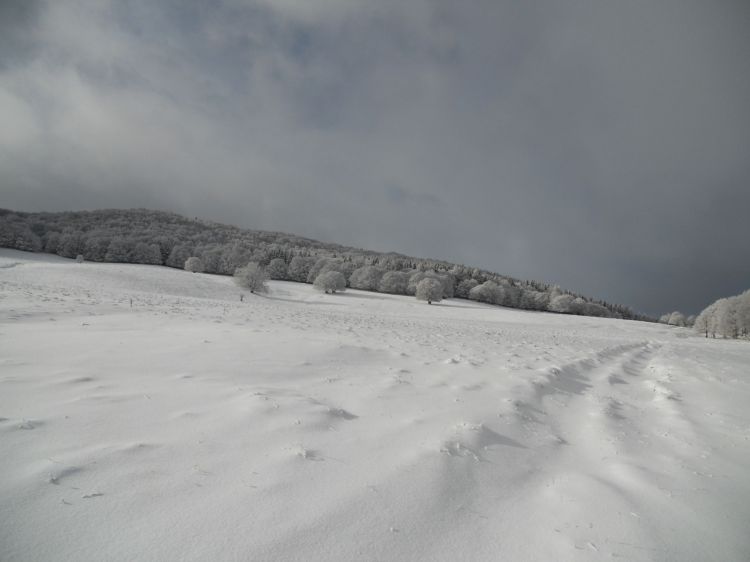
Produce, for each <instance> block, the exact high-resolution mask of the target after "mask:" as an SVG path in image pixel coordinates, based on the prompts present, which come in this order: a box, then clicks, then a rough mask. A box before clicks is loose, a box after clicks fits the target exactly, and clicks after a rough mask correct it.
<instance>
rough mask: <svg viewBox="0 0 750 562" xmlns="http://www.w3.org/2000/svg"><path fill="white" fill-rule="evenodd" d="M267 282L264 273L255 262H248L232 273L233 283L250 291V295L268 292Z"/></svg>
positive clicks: (266, 276)
mask: <svg viewBox="0 0 750 562" xmlns="http://www.w3.org/2000/svg"><path fill="white" fill-rule="evenodd" d="M267 280H268V275H267V274H266V271H265V270H264V269H263V268H262V267H261V266H259V265H258V264H257V263H255V262H250V263H249V264H247V265H246V266H245V267H240V268H239V269H238V270H237V271H235V272H234V281H235V283H237V284H238V285H239V286H240V287H245V288H246V289H250V292H251V293H265V292H266V291H267V290H268V285H266V281H267Z"/></svg>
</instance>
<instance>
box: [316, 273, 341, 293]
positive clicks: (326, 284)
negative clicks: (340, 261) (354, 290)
mask: <svg viewBox="0 0 750 562" xmlns="http://www.w3.org/2000/svg"><path fill="white" fill-rule="evenodd" d="M313 287H315V288H316V289H317V290H318V291H323V292H324V293H335V292H336V291H344V290H346V278H345V277H344V274H343V273H341V272H340V271H324V272H323V273H321V274H320V275H318V276H317V277H316V278H315V281H314V282H313Z"/></svg>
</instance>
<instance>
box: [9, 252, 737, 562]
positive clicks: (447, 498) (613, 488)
mask: <svg viewBox="0 0 750 562" xmlns="http://www.w3.org/2000/svg"><path fill="white" fill-rule="evenodd" d="M270 287H271V292H270V293H269V294H268V295H265V296H257V295H246V296H245V299H244V301H243V302H241V301H240V298H239V297H240V290H239V289H238V288H237V287H236V286H234V285H233V283H232V280H231V279H229V278H226V277H215V276H210V275H202V274H191V273H186V272H183V271H178V270H174V269H168V268H164V267H157V266H139V265H115V264H93V263H84V264H76V263H74V262H72V261H70V260H64V259H61V258H55V257H52V256H47V255H38V254H36V255H35V254H25V253H21V252H15V251H11V250H2V251H0V560H3V561H16V560H24V561H25V560H34V561H37V560H76V561H86V560H92V561H93V560H97V561H98V560H123V561H125V560H155V561H156V560H159V561H165V560H305V561H308V560H383V561H386V560H388V561H393V560H430V561H436V560H446V561H448V560H450V561H455V560H540V561H541V560H600V559H609V558H617V557H619V558H622V559H626V560H659V561H664V560H674V561H686V560H696V561H707V560H750V540H748V534H747V531H748V522H749V521H750V501H749V500H750V410H748V408H747V405H748V404H750V345H748V344H747V343H743V342H736V341H720V340H705V339H702V338H699V337H695V336H693V335H692V334H691V333H690V332H688V331H686V330H683V329H679V328H671V327H666V326H662V325H654V324H645V323H639V322H629V321H620V320H609V319H596V318H584V317H571V316H558V315H552V314H546V313H533V312H524V311H519V310H506V309H501V308H497V307H486V306H482V305H479V304H476V303H472V302H468V301H460V300H452V301H445V302H442V303H440V304H438V305H431V306H428V305H427V304H425V303H423V302H418V301H416V300H415V299H413V298H407V297H398V296H390V295H384V294H375V293H364V292H358V291H348V292H347V293H345V294H341V295H322V294H319V293H316V292H314V291H313V289H312V287H310V286H308V285H298V284H291V283H282V282H275V283H271V285H270ZM131 301H132V305H131Z"/></svg>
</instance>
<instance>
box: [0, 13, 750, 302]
mask: <svg viewBox="0 0 750 562" xmlns="http://www.w3.org/2000/svg"><path fill="white" fill-rule="evenodd" d="M747 29H750V5H748V4H747V3H746V2H739V1H737V2H732V1H729V0H721V1H718V2H705V1H699V0H680V1H677V0H667V1H665V2H659V3H653V2H650V1H646V0H635V1H633V2H627V3H624V2H614V1H608V0H605V1H593V0H576V1H573V2H565V3H560V2H554V1H551V0H548V1H539V2H497V1H494V0H472V1H471V2H468V3H455V2H450V1H448V0H408V1H406V2H404V1H396V0H383V1H382V2H377V3H373V2H365V1H364V0H309V1H307V2H295V1H293V0H275V1H271V0H256V1H250V0H247V1H244V0H225V1H224V2H221V3H219V4H218V5H212V6H211V7H210V8H209V7H208V6H207V5H206V4H205V3H203V2H197V1H177V0H175V1H167V2H157V3H154V2H147V1H145V0H130V1H126V2H120V1H114V0H112V1H109V2H107V1H99V0H60V1H58V2H50V3H39V2H4V3H0V53H2V55H1V56H0V121H1V122H3V124H4V126H3V128H2V130H0V170H1V172H0V182H1V184H0V185H2V206H6V207H15V208H20V209H48V210H53V209H62V208H96V207H112V206H128V207H131V206H138V207H158V208H162V209H172V210H175V211H178V212H183V213H186V214H189V215H191V216H195V215H200V216H205V217H207V218H211V219H214V220H223V221H227V222H232V223H235V224H240V225H243V226H248V227H252V228H267V229H273V230H287V231H291V232H295V233H298V234H302V235H307V236H314V237H320V238H323V239H326V240H331V241H336V242H340V243H344V244H351V245H356V246H363V247H371V248H374V249H380V250H385V251H388V250H395V251H400V252H404V253H411V254H416V255H421V256H430V257H438V258H445V259H450V260H454V261H458V262H462V263H467V264H475V265H479V266H483V267H487V268H490V269H495V270H498V271H500V272H502V273H506V274H509V275H515V276H519V277H524V278H536V279H541V280H547V281H552V282H557V283H559V284H561V285H563V286H565V287H569V288H572V289H575V290H578V291H580V292H583V293H586V294H590V295H593V296H598V297H602V298H606V299H608V300H612V301H616V302H624V303H627V304H631V305H633V306H635V307H636V308H639V309H641V310H644V311H647V312H652V313H658V312H663V311H666V310H670V309H675V308H677V309H682V310H685V311H686V312H692V311H696V310H698V309H700V308H702V306H703V305H705V304H706V303H708V302H710V301H712V300H714V299H715V298H717V297H719V296H723V295H726V294H730V293H737V292H739V291H740V290H743V289H746V288H748V287H749V286H750V271H749V270H748V267H749V266H748V265H747V264H749V263H750V251H749V250H748V248H750V247H749V246H748V244H747V240H748V238H749V236H750V221H749V220H747V217H746V215H747V209H750V186H749V185H748V181H749V180H750V160H748V158H747V150H748V147H750V110H748V103H747V100H748V99H750V63H748V61H750V38H749V36H748V34H747Z"/></svg>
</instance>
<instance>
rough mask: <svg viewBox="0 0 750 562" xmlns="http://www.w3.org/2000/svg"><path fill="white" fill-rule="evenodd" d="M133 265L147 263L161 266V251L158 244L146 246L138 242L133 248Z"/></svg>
mask: <svg viewBox="0 0 750 562" xmlns="http://www.w3.org/2000/svg"><path fill="white" fill-rule="evenodd" d="M131 261H132V262H133V263H145V264H150V265H161V264H162V261H161V250H160V249H159V245H158V244H146V243H145V242H138V243H137V244H136V245H135V248H133V252H132V255H131Z"/></svg>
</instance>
